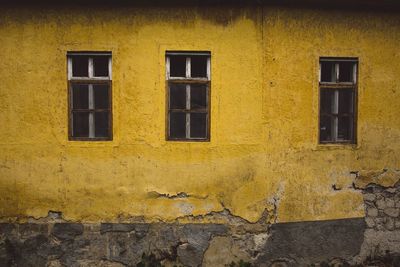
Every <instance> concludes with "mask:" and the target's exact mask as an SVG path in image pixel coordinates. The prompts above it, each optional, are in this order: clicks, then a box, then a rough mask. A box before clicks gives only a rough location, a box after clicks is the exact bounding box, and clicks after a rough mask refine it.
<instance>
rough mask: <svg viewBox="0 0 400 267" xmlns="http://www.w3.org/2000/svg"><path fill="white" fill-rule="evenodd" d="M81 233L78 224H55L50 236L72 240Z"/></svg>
mask: <svg viewBox="0 0 400 267" xmlns="http://www.w3.org/2000/svg"><path fill="white" fill-rule="evenodd" d="M82 233H83V225H82V224H80V223H56V224H54V227H53V230H52V234H53V235H54V236H55V237H57V238H59V239H73V238H74V237H76V236H78V235H81V234H82Z"/></svg>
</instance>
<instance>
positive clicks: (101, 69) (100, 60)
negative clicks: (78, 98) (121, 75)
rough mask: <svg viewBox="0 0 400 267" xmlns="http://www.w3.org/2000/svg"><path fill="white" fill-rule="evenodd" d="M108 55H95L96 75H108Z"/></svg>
mask: <svg viewBox="0 0 400 267" xmlns="http://www.w3.org/2000/svg"><path fill="white" fill-rule="evenodd" d="M108 59H109V57H108V56H94V57H93V67H94V74H93V75H94V76H95V77H105V76H108Z"/></svg>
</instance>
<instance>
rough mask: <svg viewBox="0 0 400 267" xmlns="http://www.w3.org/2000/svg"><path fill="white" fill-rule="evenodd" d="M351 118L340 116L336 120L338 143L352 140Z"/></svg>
mask: <svg viewBox="0 0 400 267" xmlns="http://www.w3.org/2000/svg"><path fill="white" fill-rule="evenodd" d="M352 128H353V125H352V118H351V117H349V116H341V117H339V118H338V134H337V140H338V141H346V140H351V139H352Z"/></svg>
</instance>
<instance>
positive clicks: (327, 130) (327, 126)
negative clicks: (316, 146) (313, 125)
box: [319, 116, 334, 141]
mask: <svg viewBox="0 0 400 267" xmlns="http://www.w3.org/2000/svg"><path fill="white" fill-rule="evenodd" d="M333 120H334V119H333V117H330V116H321V117H320V132H319V139H320V141H332V126H333Z"/></svg>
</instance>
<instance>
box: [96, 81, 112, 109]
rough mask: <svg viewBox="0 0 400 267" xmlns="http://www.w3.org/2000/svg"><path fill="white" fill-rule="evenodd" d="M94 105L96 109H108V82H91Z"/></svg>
mask: <svg viewBox="0 0 400 267" xmlns="http://www.w3.org/2000/svg"><path fill="white" fill-rule="evenodd" d="M93 93H94V107H95V108H96V109H108V108H109V106H108V104H109V94H108V84H93Z"/></svg>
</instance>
